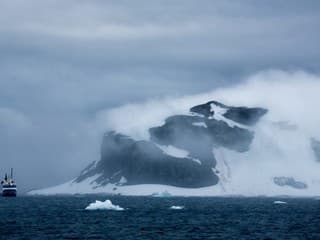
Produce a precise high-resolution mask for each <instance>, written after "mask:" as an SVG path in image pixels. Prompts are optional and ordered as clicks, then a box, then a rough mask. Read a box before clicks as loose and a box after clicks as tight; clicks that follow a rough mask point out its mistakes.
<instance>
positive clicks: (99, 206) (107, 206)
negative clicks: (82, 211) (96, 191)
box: [86, 199, 124, 211]
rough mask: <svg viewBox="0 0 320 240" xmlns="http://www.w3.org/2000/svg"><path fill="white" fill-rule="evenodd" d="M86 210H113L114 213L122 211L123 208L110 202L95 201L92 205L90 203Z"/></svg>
mask: <svg viewBox="0 0 320 240" xmlns="http://www.w3.org/2000/svg"><path fill="white" fill-rule="evenodd" d="M86 210H115V211H122V210H124V208H122V207H120V206H118V205H113V204H112V202H111V201H110V200H108V199H107V200H105V201H104V202H101V201H98V200H96V202H94V203H90V204H89V205H88V206H87V207H86Z"/></svg>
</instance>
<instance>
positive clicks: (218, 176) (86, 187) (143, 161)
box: [30, 101, 320, 196]
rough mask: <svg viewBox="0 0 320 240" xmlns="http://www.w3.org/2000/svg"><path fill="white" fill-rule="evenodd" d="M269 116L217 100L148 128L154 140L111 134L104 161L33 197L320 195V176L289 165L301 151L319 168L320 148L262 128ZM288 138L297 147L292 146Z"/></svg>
mask: <svg viewBox="0 0 320 240" xmlns="http://www.w3.org/2000/svg"><path fill="white" fill-rule="evenodd" d="M267 112H268V110H267V109H264V108H250V107H234V106H227V105H224V104H222V103H220V102H217V101H211V102H208V103H205V104H201V105H197V106H194V107H191V109H190V111H189V112H187V113H185V114H180V115H173V116H169V117H168V118H166V119H165V122H164V124H163V125H161V126H154V127H152V128H149V140H136V139H134V138H132V137H131V136H127V135H124V134H121V133H117V132H114V131H110V132H107V133H106V134H105V136H104V138H103V142H102V146H101V159H100V161H96V162H92V163H91V164H90V165H89V166H88V167H87V168H85V169H84V170H83V171H82V172H81V173H80V175H79V176H78V177H77V178H76V179H74V180H72V181H70V182H67V183H65V184H62V185H59V186H55V187H51V188H47V189H42V190H34V191H31V192H30V194H48V195H50V194H78V193H79V194H82V193H106V194H123V195H152V194H153V195H184V196H186V195H187V196H194V195H196V196H199V195H200V196H201V195H206V196H208V195H250V196H251V195H312V196H314V195H317V194H316V193H317V192H318V190H317V187H318V186H320V178H318V170H317V171H316V172H314V171H311V172H310V178H308V179H306V178H305V174H300V173H299V171H304V169H299V168H296V167H293V168H290V164H297V162H295V161H296V160H295V159H296V158H294V156H293V155H294V154H295V151H297V152H299V156H300V155H301V153H302V156H304V155H305V157H306V158H308V159H310V157H311V159H313V160H312V161H313V163H312V164H314V166H315V167H317V168H319V166H318V164H319V163H318V161H319V156H320V150H319V149H320V142H319V141H318V140H317V139H315V138H310V139H302V138H301V134H300V132H299V131H298V129H297V128H296V126H295V125H292V124H289V123H287V122H264V121H263V116H264V115H266V114H267ZM288 137H289V138H290V137H292V138H299V140H298V141H295V142H298V143H296V144H298V145H297V146H295V145H293V146H292V144H290V145H288V144H287V143H286V139H288ZM282 138H283V139H282ZM295 147H296V149H292V148H295ZM288 148H290V149H288ZM306 149H308V150H310V151H308V150H306ZM304 151H305V152H304ZM310 152H311V154H312V155H313V156H307V155H308V154H310ZM300 160H301V159H300ZM270 164H273V165H274V167H272V168H269V167H268V165H270ZM309 165H310V163H309V164H308V166H309ZM270 169H271V170H270ZM315 169H316V168H315ZM319 170H320V168H319ZM317 179H319V180H317Z"/></svg>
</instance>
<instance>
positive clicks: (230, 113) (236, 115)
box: [190, 101, 268, 125]
mask: <svg viewBox="0 0 320 240" xmlns="http://www.w3.org/2000/svg"><path fill="white" fill-rule="evenodd" d="M217 107H218V108H220V109H221V110H223V111H224V113H223V116H224V117H225V118H228V119H230V120H233V121H235V122H238V123H241V124H244V125H254V124H256V123H257V122H258V121H259V119H260V117H262V116H263V115H264V114H266V113H267V111H268V110H267V109H264V108H248V107H230V106H227V105H224V104H222V103H219V102H216V101H211V102H207V103H206V104H201V105H198V106H195V107H193V108H191V109H190V111H191V112H194V113H198V114H201V115H204V116H205V117H213V116H214V114H215V110H214V108H217Z"/></svg>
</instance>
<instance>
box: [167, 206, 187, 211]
mask: <svg viewBox="0 0 320 240" xmlns="http://www.w3.org/2000/svg"><path fill="white" fill-rule="evenodd" d="M170 209H173V210H181V209H184V206H171V207H170Z"/></svg>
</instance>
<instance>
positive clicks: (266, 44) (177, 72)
mask: <svg viewBox="0 0 320 240" xmlns="http://www.w3.org/2000/svg"><path fill="white" fill-rule="evenodd" d="M319 9H320V3H319V1H303V2H302V1H258V2H257V1H249V0H247V1H241V2H234V1H206V0H205V1H201V2H199V1H191V0H176V1H147V0H142V1H129V0H127V1H98V0H96V1H75V0H72V1H53V0H52V1H41V0H31V1H22V0H19V1H18V0H11V1H1V3H0V109H13V110H14V111H15V112H16V113H21V114H22V115H23V116H24V117H25V119H28V121H30V122H31V123H32V124H31V125H28V126H29V128H30V129H31V131H30V132H28V131H27V132H24V133H21V132H19V133H18V132H15V133H12V134H11V135H10V137H8V136H6V135H4V134H1V135H0V142H1V143H2V148H0V155H1V158H0V159H1V160H0V166H1V171H4V170H2V169H4V168H9V167H10V166H13V167H15V168H17V170H18V171H20V173H19V174H18V176H17V177H19V176H20V179H18V180H20V182H22V188H23V189H28V188H30V187H40V186H44V185H50V184H54V183H57V182H63V181H64V180H66V179H68V178H70V177H71V176H75V175H76V174H77V172H78V171H79V170H80V169H81V168H82V167H83V166H84V165H86V163H88V162H89V161H91V160H93V159H95V158H98V153H99V140H100V138H99V137H100V135H99V134H102V133H96V132H95V130H94V129H92V127H91V125H90V124H91V122H92V121H94V118H95V115H96V113H97V112H99V111H100V110H101V109H105V108H110V107H115V106H119V105H121V104H124V103H127V102H137V101H144V100H145V99H150V98H159V97H164V96H168V95H169V96H177V95H178V96H179V95H185V94H193V93H199V92H203V91H208V90H211V89H214V88H216V87H219V86H226V85H230V84H234V83H237V82H239V81H241V80H242V79H243V78H245V76H247V75H250V74H251V73H254V72H257V71H260V70H265V69H270V68H275V69H283V70H296V69H298V70H299V69H300V70H305V71H309V72H315V73H318V72H319V71H320V65H319V63H320V61H319V60H320V59H319V58H320V48H319V47H318V42H319V33H318V31H317V28H318V23H319V22H320V16H319V14H318V12H319ZM0 116H2V115H0ZM0 122H1V120H0ZM11 126H12V127H11V128H9V127H8V128H7V129H12V128H15V127H14V124H13V123H12V125H11ZM0 131H2V132H1V133H3V131H4V128H2V129H1V128H0ZM17 149H19V150H17ZM34 169H36V170H39V171H38V174H40V175H41V174H42V175H41V178H43V177H44V176H49V177H46V178H45V179H46V180H44V181H42V182H38V181H37V177H32V175H33V172H34ZM48 169H50V170H48ZM61 169H62V170H61ZM40 170H41V171H40ZM40 172H41V173H40Z"/></svg>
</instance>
